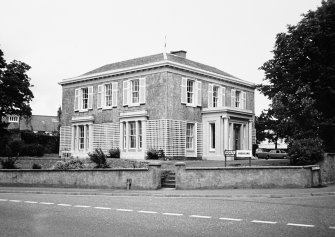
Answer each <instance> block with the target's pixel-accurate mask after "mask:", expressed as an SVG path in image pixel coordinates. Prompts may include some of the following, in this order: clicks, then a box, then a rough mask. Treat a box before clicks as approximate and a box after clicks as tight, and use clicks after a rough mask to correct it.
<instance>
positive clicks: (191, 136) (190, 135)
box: [186, 123, 194, 150]
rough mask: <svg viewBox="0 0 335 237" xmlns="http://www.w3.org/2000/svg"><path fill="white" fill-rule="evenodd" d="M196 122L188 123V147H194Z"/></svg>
mask: <svg viewBox="0 0 335 237" xmlns="http://www.w3.org/2000/svg"><path fill="white" fill-rule="evenodd" d="M193 144H194V124H193V123H188V124H187V125H186V149H189V150H191V149H193V148H194V145H193Z"/></svg>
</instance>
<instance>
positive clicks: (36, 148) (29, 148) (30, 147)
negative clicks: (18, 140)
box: [20, 144, 44, 156]
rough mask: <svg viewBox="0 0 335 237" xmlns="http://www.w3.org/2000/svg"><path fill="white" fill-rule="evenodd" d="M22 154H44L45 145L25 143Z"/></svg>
mask: <svg viewBox="0 0 335 237" xmlns="http://www.w3.org/2000/svg"><path fill="white" fill-rule="evenodd" d="M20 155H21V156H43V155H44V147H43V146H42V145H40V144H25V145H23V146H22V148H21V153H20Z"/></svg>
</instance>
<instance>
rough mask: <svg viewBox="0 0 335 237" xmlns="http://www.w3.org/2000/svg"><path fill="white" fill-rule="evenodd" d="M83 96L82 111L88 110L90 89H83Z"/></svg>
mask: <svg viewBox="0 0 335 237" xmlns="http://www.w3.org/2000/svg"><path fill="white" fill-rule="evenodd" d="M81 94H82V109H88V88H87V87H86V88H82V89H81Z"/></svg>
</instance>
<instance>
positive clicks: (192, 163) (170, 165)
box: [161, 159, 290, 169]
mask: <svg viewBox="0 0 335 237" xmlns="http://www.w3.org/2000/svg"><path fill="white" fill-rule="evenodd" d="M161 162H162V168H163V169H174V167H175V165H174V164H175V163H176V162H184V163H186V167H225V162H224V160H222V161H221V160H184V161H175V160H170V161H161ZM288 165H290V160H288V159H269V160H265V159H256V160H251V166H288ZM227 166H228V167H241V166H249V160H232V161H227Z"/></svg>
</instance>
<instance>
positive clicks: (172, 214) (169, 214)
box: [162, 212, 184, 216]
mask: <svg viewBox="0 0 335 237" xmlns="http://www.w3.org/2000/svg"><path fill="white" fill-rule="evenodd" d="M162 214H163V215H167V216H182V215H184V214H180V213H169V212H165V213H162Z"/></svg>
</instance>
